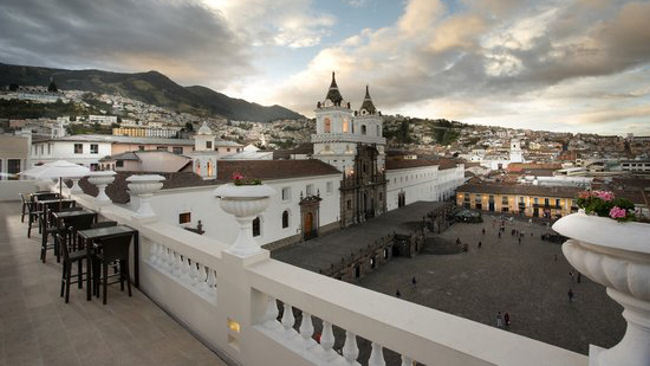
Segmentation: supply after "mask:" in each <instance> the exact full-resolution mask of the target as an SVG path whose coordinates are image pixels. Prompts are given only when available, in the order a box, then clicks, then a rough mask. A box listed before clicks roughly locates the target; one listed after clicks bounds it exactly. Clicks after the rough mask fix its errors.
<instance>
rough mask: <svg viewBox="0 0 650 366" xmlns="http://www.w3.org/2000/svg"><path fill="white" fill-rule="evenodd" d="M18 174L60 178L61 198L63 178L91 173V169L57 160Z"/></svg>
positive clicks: (60, 195) (37, 177)
mask: <svg viewBox="0 0 650 366" xmlns="http://www.w3.org/2000/svg"><path fill="white" fill-rule="evenodd" d="M18 174H20V175H24V176H28V177H32V178H36V179H53V178H59V199H61V197H62V196H63V178H78V177H84V176H86V175H89V174H90V169H88V168H86V167H85V166H82V165H78V164H75V163H71V162H69V161H65V160H57V161H53V162H51V163H47V164H43V165H41V166H36V167H33V168H31V169H27V170H25V171H23V172H20V173H18Z"/></svg>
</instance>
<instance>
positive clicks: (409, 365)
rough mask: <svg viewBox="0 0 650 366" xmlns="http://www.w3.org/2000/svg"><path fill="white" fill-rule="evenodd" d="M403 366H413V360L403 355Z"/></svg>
mask: <svg viewBox="0 0 650 366" xmlns="http://www.w3.org/2000/svg"><path fill="white" fill-rule="evenodd" d="M402 366H413V359H412V358H410V357H409V356H407V355H402Z"/></svg>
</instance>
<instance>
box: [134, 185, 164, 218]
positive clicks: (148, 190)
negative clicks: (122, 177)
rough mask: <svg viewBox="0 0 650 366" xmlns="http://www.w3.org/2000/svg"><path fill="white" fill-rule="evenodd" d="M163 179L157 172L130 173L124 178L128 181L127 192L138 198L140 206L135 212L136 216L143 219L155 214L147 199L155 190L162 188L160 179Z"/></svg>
mask: <svg viewBox="0 0 650 366" xmlns="http://www.w3.org/2000/svg"><path fill="white" fill-rule="evenodd" d="M164 180H165V177H163V176H162V175H157V174H145V175H132V176H130V177H128V178H126V181H127V182H129V184H128V188H129V192H131V193H132V194H134V195H136V196H138V198H139V199H140V206H139V207H138V211H137V213H136V217H137V218H140V219H143V218H152V217H155V216H156V213H155V212H154V211H153V209H152V208H151V203H150V202H149V200H150V198H151V197H152V196H153V194H154V193H155V192H157V191H159V190H160V189H161V188H162V186H163V183H162V181H164Z"/></svg>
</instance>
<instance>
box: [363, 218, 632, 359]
mask: <svg viewBox="0 0 650 366" xmlns="http://www.w3.org/2000/svg"><path fill="white" fill-rule="evenodd" d="M484 219H485V220H486V222H485V223H484V224H455V225H453V226H452V227H451V228H450V229H449V230H447V231H445V232H444V233H442V234H441V235H440V237H442V238H443V239H444V240H446V241H448V242H455V241H456V238H460V239H461V241H462V242H463V243H467V244H469V252H468V253H461V254H452V255H423V254H421V255H418V256H416V257H415V258H412V259H408V258H399V257H398V258H395V259H393V260H392V261H390V262H389V263H387V264H386V265H384V266H382V267H381V268H379V270H377V271H373V272H371V273H369V274H367V275H366V276H365V277H363V278H361V279H360V281H359V285H360V286H363V287H366V288H370V289H373V290H376V291H379V292H383V293H386V294H389V295H392V296H394V295H395V292H396V290H397V289H399V290H400V292H401V295H402V298H403V299H405V300H407V301H412V302H415V303H418V304H421V305H425V306H429V307H432V308H435V309H439V310H442V311H444V312H447V313H451V314H455V315H458V316H461V317H463V318H467V319H471V320H475V321H478V322H481V323H485V324H489V325H495V323H496V315H497V312H498V311H501V312H502V313H504V312H508V313H509V314H510V316H511V321H512V325H511V326H510V327H509V328H508V330H509V331H512V332H514V333H518V334H521V335H524V336H527V337H530V338H533V339H537V340H540V341H543V342H546V343H550V344H553V345H557V346H560V347H562V348H566V349H570V350H573V351H576V352H580V353H583V354H587V353H588V346H589V344H590V343H591V344H596V345H599V346H602V347H606V348H609V347H611V346H613V345H614V344H616V343H618V341H619V340H620V339H621V338H622V336H623V333H624V332H625V321H624V320H623V318H622V317H621V311H622V310H623V309H622V307H620V306H619V305H618V304H616V303H615V302H614V301H613V300H611V299H610V298H609V297H607V295H606V293H605V288H604V287H603V286H601V285H599V284H596V283H594V282H592V281H590V280H589V279H587V278H586V277H582V281H581V283H576V280H575V277H574V279H573V280H572V279H571V277H570V276H569V271H573V272H574V273H576V276H577V272H575V270H574V269H572V268H571V266H570V265H569V264H568V262H567V261H566V260H565V259H564V256H563V255H562V252H561V249H560V245H559V244H553V243H549V242H546V241H542V240H541V239H540V235H541V234H542V233H544V232H547V230H548V229H547V228H546V227H545V226H542V225H539V224H532V225H531V224H528V223H525V222H520V221H515V222H513V223H508V224H507V225H506V232H505V233H504V235H503V236H502V238H501V239H499V238H498V236H497V226H493V223H494V222H496V221H497V219H495V218H494V217H491V216H484ZM484 227H485V228H486V230H487V233H486V234H485V235H483V234H482V233H481V229H482V228H484ZM512 228H516V229H519V230H520V231H525V232H526V238H525V239H523V240H522V244H521V245H519V244H518V242H517V239H516V238H515V237H513V236H511V235H510V231H511V229H512ZM531 232H532V233H533V236H532V237H531V236H530V233H531ZM479 240H480V241H481V242H482V248H481V249H478V248H477V244H478V241H479ZM555 256H557V261H555ZM413 276H415V277H416V280H417V284H416V285H415V286H413V285H412V284H411V279H412V277H413ZM569 288H571V289H573V291H574V293H575V301H574V302H569V300H568V295H567V292H568V290H569Z"/></svg>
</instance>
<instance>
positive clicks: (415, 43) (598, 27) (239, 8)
mask: <svg viewBox="0 0 650 366" xmlns="http://www.w3.org/2000/svg"><path fill="white" fill-rule="evenodd" d="M403 4H404V6H403V8H402V10H401V13H398V14H395V13H394V12H395V10H394V9H395V4H394V3H392V2H391V3H390V6H388V5H386V4H385V3H381V2H374V1H370V0H340V1H334V2H329V1H323V2H319V3H318V4H317V5H318V6H317V5H316V4H315V1H314V0H114V1H107V2H97V1H82V0H51V1H39V0H5V1H3V5H2V12H0V50H1V51H2V53H1V55H2V56H0V57H1V60H0V61H2V62H11V63H22V64H31V65H44V66H55V67H67V68H82V67H83V68H87V67H97V68H104V69H110V70H117V71H144V70H150V69H156V70H159V71H161V72H163V73H166V74H168V75H169V76H171V77H172V78H174V79H175V80H176V81H178V82H180V83H182V84H202V85H207V86H210V87H213V88H215V89H218V90H221V91H225V92H227V93H231V94H234V96H237V97H243V98H246V99H249V100H252V101H255V102H259V103H262V104H281V105H284V106H287V107H290V108H293V109H295V110H297V111H299V112H301V113H305V114H307V115H312V111H313V108H314V106H315V105H316V102H317V101H319V100H322V99H323V98H324V96H325V93H326V91H327V87H328V85H329V77H330V73H331V71H333V70H335V71H336V72H337V79H338V81H339V86H340V88H341V91H342V93H343V96H344V97H345V98H346V99H349V100H350V101H351V102H352V105H353V107H357V108H358V107H359V105H360V103H361V99H362V97H363V93H364V86H365V85H366V84H370V91H371V94H372V95H373V97H374V98H375V102H376V104H377V106H378V107H379V109H381V110H382V111H383V112H385V113H401V114H407V115H413V116H421V117H431V118H437V117H443V118H455V119H460V120H464V121H468V122H476V123H490V124H505V125H508V126H511V127H518V126H521V127H530V128H546V129H555V130H572V131H578V130H585V131H598V132H601V133H602V132H605V133H626V132H636V133H645V134H650V116H649V115H648V113H647V112H648V109H647V107H646V106H647V105H648V104H649V103H650V94H649V93H648V85H650V80H649V77H648V76H647V75H648V74H650V26H648V20H649V19H650V1H634V0H546V1H540V0H455V1H448V0H408V1H404V3H403ZM341 8H344V9H345V13H340V12H341V10H340V9H341ZM335 9H339V10H335ZM382 9H383V10H384V11H389V12H390V14H387V13H381V11H382ZM386 9H390V10H386ZM337 11H338V12H339V13H336V12H337ZM352 14H353V15H352Z"/></svg>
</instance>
